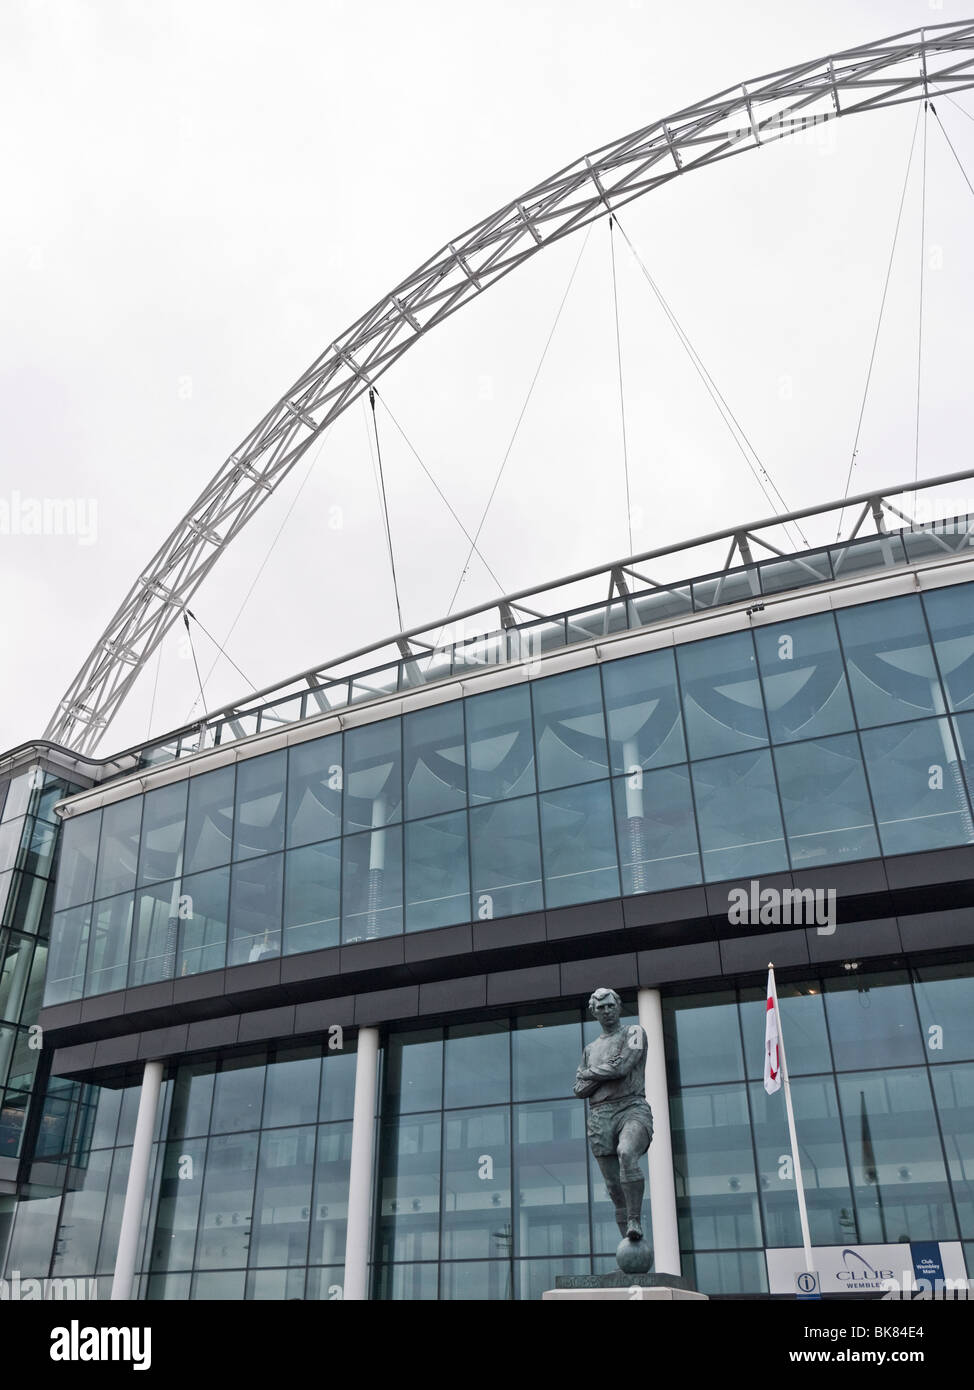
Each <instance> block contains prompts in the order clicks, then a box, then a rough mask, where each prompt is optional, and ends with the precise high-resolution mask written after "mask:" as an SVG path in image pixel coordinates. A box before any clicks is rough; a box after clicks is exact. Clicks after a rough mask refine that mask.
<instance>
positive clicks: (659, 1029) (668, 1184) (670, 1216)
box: [637, 989, 682, 1274]
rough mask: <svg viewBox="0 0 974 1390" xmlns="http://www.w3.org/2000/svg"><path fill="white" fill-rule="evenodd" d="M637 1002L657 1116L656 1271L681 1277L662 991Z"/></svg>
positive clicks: (645, 993) (653, 1179) (652, 1152)
mask: <svg viewBox="0 0 974 1390" xmlns="http://www.w3.org/2000/svg"><path fill="white" fill-rule="evenodd" d="M637 998H638V1009H639V1022H640V1025H641V1027H642V1028H643V1030H644V1032H645V1034H646V1041H647V1043H648V1048H647V1052H646V1099H647V1100H648V1101H649V1106H650V1109H651V1110H652V1112H653V1142H652V1143H651V1144H650V1146H649V1196H650V1203H651V1208H652V1214H653V1269H654V1271H655V1272H656V1273H657V1274H680V1273H682V1270H681V1267H680V1234H679V1228H678V1226H677V1220H676V1183H675V1181H674V1178H673V1139H672V1136H671V1134H670V1096H669V1089H668V1087H667V1084H666V1054H665V1052H664V1049H663V1008H662V1004H661V1003H660V994H659V990H658V989H641V990H640V991H639V994H638V996H637Z"/></svg>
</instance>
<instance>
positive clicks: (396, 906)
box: [342, 825, 402, 942]
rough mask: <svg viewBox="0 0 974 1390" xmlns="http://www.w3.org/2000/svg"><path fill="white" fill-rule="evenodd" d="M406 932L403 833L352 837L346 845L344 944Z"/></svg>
mask: <svg viewBox="0 0 974 1390" xmlns="http://www.w3.org/2000/svg"><path fill="white" fill-rule="evenodd" d="M401 931H402V829H401V827H400V826H398V825H391V826H387V827H386V828H385V829H382V830H371V831H368V832H366V834H364V835H349V836H347V837H346V838H345V839H344V840H343V842H342V941H345V942H347V941H372V940H374V939H375V937H377V936H394V935H395V934H396V933H397V932H401Z"/></svg>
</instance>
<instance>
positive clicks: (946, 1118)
mask: <svg viewBox="0 0 974 1390" xmlns="http://www.w3.org/2000/svg"><path fill="white" fill-rule="evenodd" d="M930 1079H931V1081H932V1082H933V1094H934V1097H935V1098H936V1102H937V1111H938V1113H939V1116H940V1129H941V1133H942V1134H943V1136H944V1148H945V1149H946V1152H947V1171H948V1172H949V1173H950V1182H951V1186H952V1187H953V1190H954V1201H955V1202H956V1203H957V1215H958V1218H959V1220H960V1230H961V1235H964V1236H968V1237H970V1236H974V1064H972V1063H967V1064H966V1065H963V1066H956V1067H932V1068H931V1070H930ZM967 1267H968V1269H970V1268H971V1264H970V1259H968V1265H967Z"/></svg>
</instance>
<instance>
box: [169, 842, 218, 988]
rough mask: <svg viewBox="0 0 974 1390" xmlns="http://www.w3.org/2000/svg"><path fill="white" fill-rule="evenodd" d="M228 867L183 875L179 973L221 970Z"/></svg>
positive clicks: (190, 973) (187, 973)
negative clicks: (187, 875) (186, 876)
mask: <svg viewBox="0 0 974 1390" xmlns="http://www.w3.org/2000/svg"><path fill="white" fill-rule="evenodd" d="M229 896H230V870H229V868H222V869H212V870H211V871H210V872H209V873H206V874H190V876H189V877H188V878H184V879H183V881H182V885H181V893H180V908H179V912H180V923H179V927H180V935H179V963H178V966H177V970H178V973H179V975H180V976H183V975H200V974H202V973H203V971H205V970H222V968H223V966H224V965H225V964H226V958H227V917H228V913H227V904H228V899H229Z"/></svg>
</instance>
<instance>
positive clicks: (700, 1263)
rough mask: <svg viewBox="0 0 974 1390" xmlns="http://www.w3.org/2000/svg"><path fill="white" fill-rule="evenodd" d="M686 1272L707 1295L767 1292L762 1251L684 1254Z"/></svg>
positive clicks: (711, 1251) (766, 1272) (765, 1267)
mask: <svg viewBox="0 0 974 1390" xmlns="http://www.w3.org/2000/svg"><path fill="white" fill-rule="evenodd" d="M683 1273H684V1274H685V1275H686V1276H687V1277H688V1278H690V1279H692V1280H693V1286H694V1288H696V1289H699V1290H700V1292H701V1293H706V1294H742V1293H743V1294H752V1295H753V1294H760V1293H767V1292H768V1271H767V1265H766V1264H765V1256H764V1251H763V1250H723V1251H720V1250H706V1251H694V1252H691V1251H684V1252H683Z"/></svg>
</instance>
